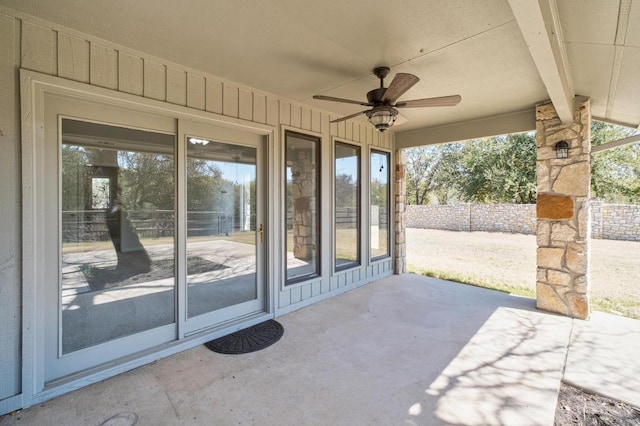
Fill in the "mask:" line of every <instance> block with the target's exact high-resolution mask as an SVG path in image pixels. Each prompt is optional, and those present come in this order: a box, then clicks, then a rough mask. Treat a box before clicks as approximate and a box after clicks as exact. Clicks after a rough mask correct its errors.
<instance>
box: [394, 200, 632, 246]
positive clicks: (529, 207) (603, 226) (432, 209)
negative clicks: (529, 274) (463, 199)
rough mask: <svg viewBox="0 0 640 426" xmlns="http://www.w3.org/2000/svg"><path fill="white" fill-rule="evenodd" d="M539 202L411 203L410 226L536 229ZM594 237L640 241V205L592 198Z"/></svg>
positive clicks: (520, 231) (514, 231)
mask: <svg viewBox="0 0 640 426" xmlns="http://www.w3.org/2000/svg"><path fill="white" fill-rule="evenodd" d="M536 220H537V218H536V205H535V204H470V203H464V204H456V205H446V206H442V205H427V206H416V205H407V211H406V221H407V227H408V228H424V229H444V230H448V231H486V232H508V233H512V234H530V235H532V234H535V233H536ZM591 220H592V228H591V237H592V238H596V239H609V240H626V241H640V205H631V204H604V203H603V202H602V201H600V200H592V201H591Z"/></svg>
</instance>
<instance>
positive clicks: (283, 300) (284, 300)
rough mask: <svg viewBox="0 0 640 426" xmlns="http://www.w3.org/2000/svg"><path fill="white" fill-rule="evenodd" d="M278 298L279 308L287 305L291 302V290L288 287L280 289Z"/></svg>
mask: <svg viewBox="0 0 640 426" xmlns="http://www.w3.org/2000/svg"><path fill="white" fill-rule="evenodd" d="M279 299H280V304H279V305H278V306H280V307H281V308H284V307H285V306H289V305H290V304H291V291H290V290H289V289H285V290H283V291H281V292H280V297H279Z"/></svg>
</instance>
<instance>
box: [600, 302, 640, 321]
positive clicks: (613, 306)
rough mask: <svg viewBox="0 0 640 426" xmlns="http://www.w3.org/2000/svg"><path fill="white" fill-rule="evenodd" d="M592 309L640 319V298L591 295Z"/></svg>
mask: <svg viewBox="0 0 640 426" xmlns="http://www.w3.org/2000/svg"><path fill="white" fill-rule="evenodd" d="M591 310H592V311H600V312H607V313H610V314H614V315H622V316H625V317H628V318H635V319H640V300H638V299H609V298H602V297H591Z"/></svg>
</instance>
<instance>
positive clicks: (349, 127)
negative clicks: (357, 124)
mask: <svg viewBox="0 0 640 426" xmlns="http://www.w3.org/2000/svg"><path fill="white" fill-rule="evenodd" d="M344 137H345V138H347V139H349V140H350V141H352V140H353V122H352V121H349V122H348V123H345V133H344Z"/></svg>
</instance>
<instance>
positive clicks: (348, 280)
mask: <svg viewBox="0 0 640 426" xmlns="http://www.w3.org/2000/svg"><path fill="white" fill-rule="evenodd" d="M352 282H353V271H348V272H347V273H346V274H344V284H345V285H351V283H352Z"/></svg>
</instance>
